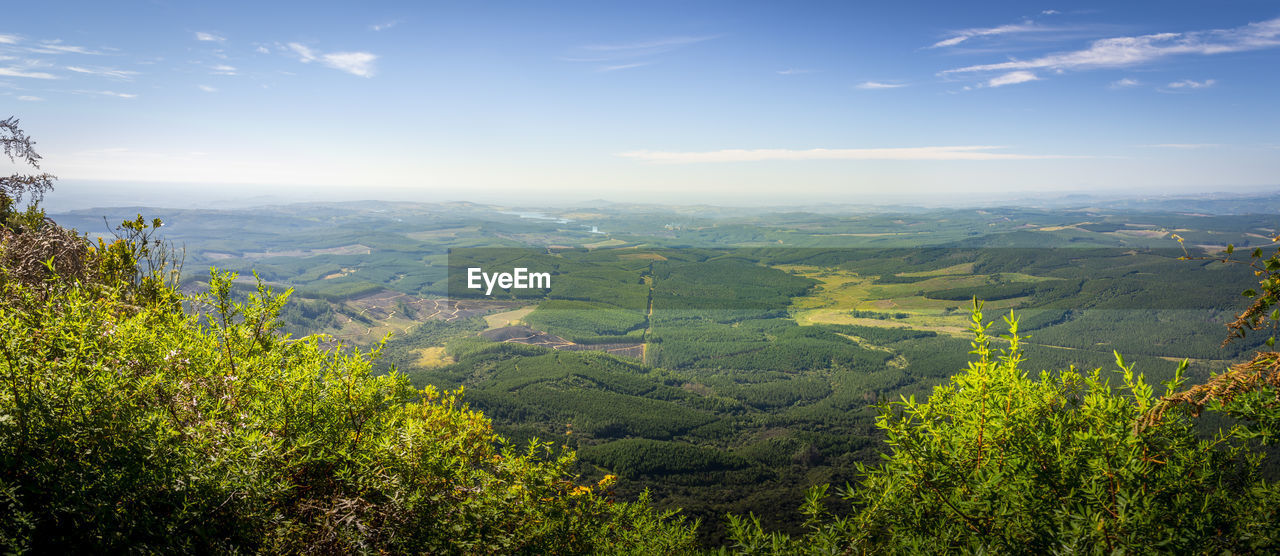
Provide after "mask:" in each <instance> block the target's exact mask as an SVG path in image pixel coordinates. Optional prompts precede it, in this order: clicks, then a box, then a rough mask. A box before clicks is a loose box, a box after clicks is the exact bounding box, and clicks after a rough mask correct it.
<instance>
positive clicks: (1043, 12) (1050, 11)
mask: <svg viewBox="0 0 1280 556" xmlns="http://www.w3.org/2000/svg"><path fill="white" fill-rule="evenodd" d="M1060 13H1062V12H1060V11H1058V10H1042V11H1041V12H1040V15H1058V14H1060Z"/></svg>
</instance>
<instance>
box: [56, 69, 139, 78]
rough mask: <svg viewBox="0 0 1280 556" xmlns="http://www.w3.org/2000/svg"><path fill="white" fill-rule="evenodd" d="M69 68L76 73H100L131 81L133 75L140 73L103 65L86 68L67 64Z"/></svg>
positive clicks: (100, 74) (104, 75) (103, 75)
mask: <svg viewBox="0 0 1280 556" xmlns="http://www.w3.org/2000/svg"><path fill="white" fill-rule="evenodd" d="M67 70H68V71H74V72H76V73H85V74H89V75H99V76H102V77H110V78H112V79H122V80H125V81H131V80H133V76H135V75H138V72H136V71H129V70H118V69H114V68H103V67H94V68H86V67H82V66H67Z"/></svg>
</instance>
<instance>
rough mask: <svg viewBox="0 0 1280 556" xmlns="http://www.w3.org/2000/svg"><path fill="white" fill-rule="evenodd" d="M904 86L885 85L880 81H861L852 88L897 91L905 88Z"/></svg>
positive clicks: (901, 84) (900, 84)
mask: <svg viewBox="0 0 1280 556" xmlns="http://www.w3.org/2000/svg"><path fill="white" fill-rule="evenodd" d="M906 86H907V85H906V83H885V82H882V81H863V82H862V83H859V84H857V85H854V86H853V87H854V88H855V89H863V90H876V89H897V88H899V87H906Z"/></svg>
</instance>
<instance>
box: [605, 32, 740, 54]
mask: <svg viewBox="0 0 1280 556" xmlns="http://www.w3.org/2000/svg"><path fill="white" fill-rule="evenodd" d="M719 37H720V35H706V36H701V37H663V38H657V39H648V40H642V41H636V42H628V43H614V44H592V45H587V46H583V47H582V48H583V49H584V50H595V51H600V52H642V51H653V50H657V51H661V52H665V51H668V50H673V49H676V48H680V47H683V46H688V45H691V44H695V43H700V42H703V41H709V40H711V39H716V38H719Z"/></svg>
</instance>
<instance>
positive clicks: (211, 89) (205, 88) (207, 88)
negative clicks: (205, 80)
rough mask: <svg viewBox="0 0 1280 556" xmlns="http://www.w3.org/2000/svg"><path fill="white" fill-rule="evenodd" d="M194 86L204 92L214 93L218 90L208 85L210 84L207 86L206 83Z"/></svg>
mask: <svg viewBox="0 0 1280 556" xmlns="http://www.w3.org/2000/svg"><path fill="white" fill-rule="evenodd" d="M196 87H198V88H199V89H200V90H201V91H204V92H206V93H216V92H218V90H217V89H215V88H213V87H210V86H208V85H196Z"/></svg>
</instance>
